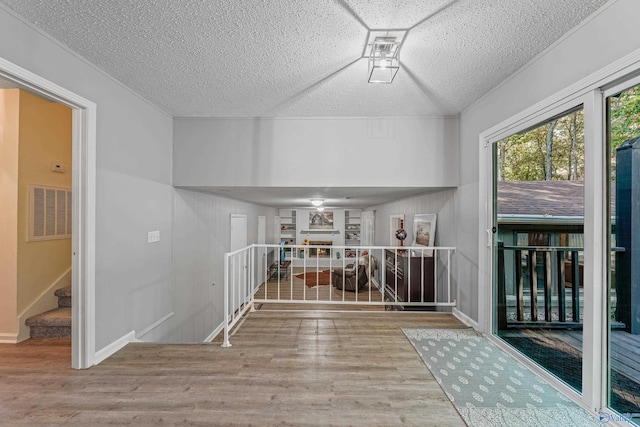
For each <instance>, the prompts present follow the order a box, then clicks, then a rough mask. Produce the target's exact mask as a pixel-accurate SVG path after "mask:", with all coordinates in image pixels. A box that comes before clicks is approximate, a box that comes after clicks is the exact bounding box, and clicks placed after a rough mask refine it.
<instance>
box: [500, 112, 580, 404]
mask: <svg viewBox="0 0 640 427" xmlns="http://www.w3.org/2000/svg"><path fill="white" fill-rule="evenodd" d="M493 164H494V185H495V187H494V194H495V195H496V196H495V197H496V199H495V200H494V212H495V213H496V216H495V218H494V225H495V227H496V234H495V237H496V238H494V241H495V242H496V246H495V248H494V250H495V257H494V259H495V260H496V263H495V265H494V286H495V290H496V292H494V295H496V298H495V301H494V307H495V311H494V313H495V315H496V316H497V318H496V319H494V320H495V321H494V323H493V324H494V325H495V331H494V333H495V334H496V335H497V336H499V337H500V338H502V339H503V340H504V341H505V342H506V343H508V344H509V345H511V346H513V347H514V348H515V349H517V350H518V351H520V352H521V353H522V354H524V355H525V356H527V357H528V358H530V359H531V360H533V361H534V362H536V363H538V364H539V365H541V366H542V367H543V368H544V369H546V370H547V371H549V372H550V373H552V374H553V375H555V376H557V377H558V378H559V379H561V380H562V381H564V382H565V383H566V384H568V385H569V386H571V387H573V388H574V389H576V390H577V391H579V392H580V391H581V390H582V325H583V322H582V320H583V315H582V308H583V285H582V284H583V283H584V281H583V267H584V256H583V230H584V121H583V110H582V108H581V107H579V108H575V109H572V110H570V111H567V112H565V113H563V114H562V115H559V116H556V117H553V118H551V119H549V120H548V121H546V122H543V123H540V124H538V125H537V126H535V127H534V128H531V129H528V130H526V131H523V132H520V133H518V134H514V135H512V136H510V137H508V138H505V139H503V140H501V141H498V142H497V143H496V144H495V147H494V162H493Z"/></svg>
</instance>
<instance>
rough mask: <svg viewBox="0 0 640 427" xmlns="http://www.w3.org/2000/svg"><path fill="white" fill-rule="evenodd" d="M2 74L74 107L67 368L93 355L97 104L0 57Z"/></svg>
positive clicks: (87, 361) (81, 364)
mask: <svg viewBox="0 0 640 427" xmlns="http://www.w3.org/2000/svg"><path fill="white" fill-rule="evenodd" d="M0 77H2V78H4V79H6V80H9V81H12V82H15V83H16V85H17V86H19V87H20V88H23V89H25V90H28V91H30V92H32V93H34V94H37V95H38V96H41V97H44V98H47V99H50V100H53V101H55V102H58V103H60V104H64V105H66V106H68V107H70V108H71V109H72V111H73V112H72V120H73V125H72V126H73V130H72V163H71V164H72V194H73V196H72V197H73V199H72V200H73V208H72V209H73V213H72V215H73V223H72V238H71V249H72V258H71V277H72V278H71V286H72V294H73V298H72V307H71V313H72V314H71V315H72V322H71V367H72V368H74V369H85V368H89V367H91V366H92V365H93V364H94V360H95V234H96V233H95V231H96V230H95V227H96V224H95V218H96V214H95V207H96V194H95V193H96V179H95V177H96V117H97V116H96V104H95V103H93V102H91V101H89V100H88V99H86V98H83V97H81V96H79V95H77V94H75V93H73V92H70V91H68V90H67V89H65V88H63V87H61V86H58V85H57V84H55V83H53V82H50V81H49V80H46V79H44V78H42V77H40V76H38V75H36V74H34V73H32V72H30V71H28V70H26V69H24V68H22V67H20V66H18V65H16V64H14V63H12V62H9V61H7V60H5V59H3V58H0Z"/></svg>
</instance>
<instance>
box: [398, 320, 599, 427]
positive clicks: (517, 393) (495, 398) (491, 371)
mask: <svg viewBox="0 0 640 427" xmlns="http://www.w3.org/2000/svg"><path fill="white" fill-rule="evenodd" d="M403 332H404V334H405V335H406V336H407V338H408V339H409V341H410V342H411V344H412V345H413V347H414V348H415V349H416V351H417V352H418V354H419V355H420V357H421V358H422V360H423V361H424V363H425V365H427V367H428V368H429V370H430V371H431V373H432V374H433V376H434V377H435V379H436V381H438V384H440V387H442V389H443V390H444V392H445V393H446V395H447V397H448V398H449V400H451V402H452V403H453V405H454V406H455V407H456V409H457V410H458V412H459V413H460V415H461V416H462V418H463V419H464V421H465V422H466V423H467V424H468V425H469V426H474V427H475V426H487V427H489V426H491V427H499V426H508V427H517V426H523V427H524V426H527V427H529V426H562V427H568V426H580V427H583V426H598V425H601V424H600V422H599V421H598V420H597V419H596V418H595V417H593V416H592V415H591V414H589V413H588V412H587V411H585V410H584V409H582V408H580V407H579V406H578V405H576V404H575V403H573V402H572V401H571V400H570V399H569V398H568V397H566V396H564V395H563V394H562V393H560V392H559V391H557V390H556V389H555V388H553V387H552V386H551V385H549V384H548V383H547V382H546V381H545V380H543V379H542V378H541V377H540V376H538V375H536V374H535V373H533V372H532V371H530V370H529V369H528V368H527V367H525V366H524V365H522V364H521V363H520V362H518V361H517V360H515V359H513V358H512V357H511V356H509V355H508V354H506V353H504V352H503V351H502V350H500V349H499V348H498V347H496V346H495V345H494V344H493V343H491V342H490V341H489V340H487V339H486V338H485V337H483V336H482V335H481V334H479V333H478V332H476V331H474V330H471V329H403Z"/></svg>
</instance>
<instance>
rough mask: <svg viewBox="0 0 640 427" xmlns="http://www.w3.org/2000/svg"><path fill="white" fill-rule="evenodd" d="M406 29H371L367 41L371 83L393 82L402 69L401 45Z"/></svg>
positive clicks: (366, 54)
mask: <svg viewBox="0 0 640 427" xmlns="http://www.w3.org/2000/svg"><path fill="white" fill-rule="evenodd" d="M405 33H406V31H384V30H383V31H371V32H369V40H368V41H367V47H366V49H367V52H366V53H365V56H367V57H368V58H369V70H368V72H369V80H368V81H369V83H391V82H393V79H394V78H395V76H396V74H397V73H398V70H399V69H400V58H399V54H400V46H401V44H402V41H403V40H404V35H405Z"/></svg>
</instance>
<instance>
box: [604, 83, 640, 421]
mask: <svg viewBox="0 0 640 427" xmlns="http://www.w3.org/2000/svg"><path fill="white" fill-rule="evenodd" d="M609 92H611V93H610V94H609V93H607V95H608V96H607V98H606V111H607V148H608V150H607V152H608V157H609V158H608V164H609V174H608V177H607V181H608V185H607V187H608V188H609V197H608V198H609V203H608V213H609V215H608V219H609V231H610V233H609V235H610V240H609V248H610V250H611V257H610V263H609V285H608V299H607V306H608V319H607V320H608V351H607V368H608V369H607V373H608V375H607V399H608V405H609V407H610V408H611V409H614V410H615V411H616V412H618V413H619V414H621V415H622V418H624V419H625V420H628V421H631V422H634V423H639V422H640V86H637V85H636V86H633V87H626V88H624V89H623V90H620V88H614V89H612V90H611V91H609Z"/></svg>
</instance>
